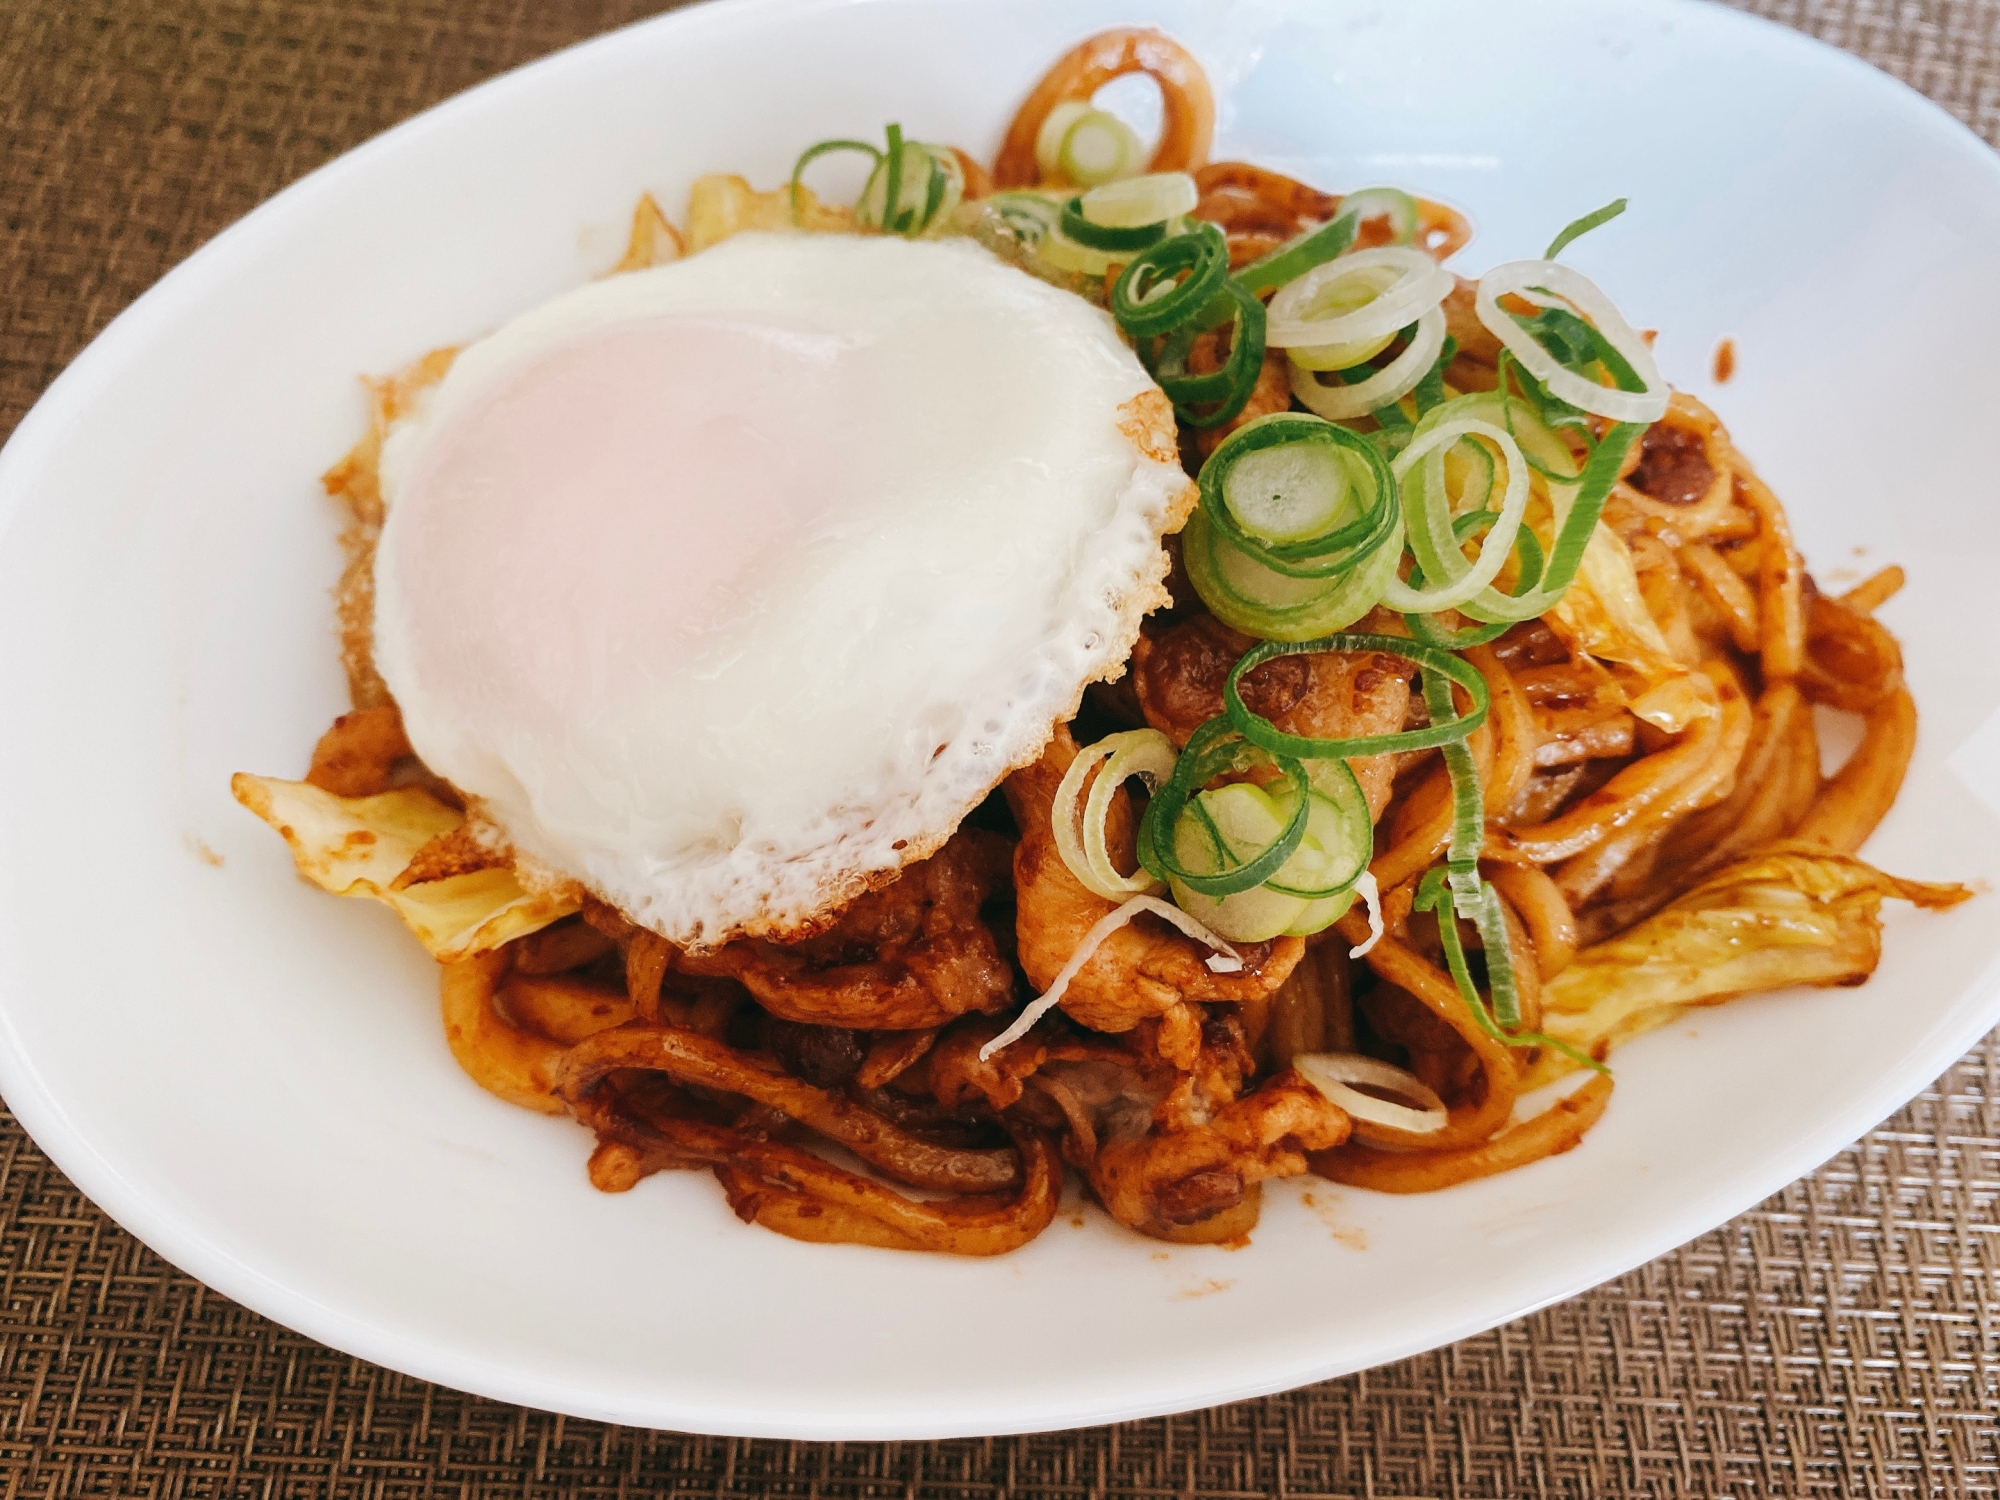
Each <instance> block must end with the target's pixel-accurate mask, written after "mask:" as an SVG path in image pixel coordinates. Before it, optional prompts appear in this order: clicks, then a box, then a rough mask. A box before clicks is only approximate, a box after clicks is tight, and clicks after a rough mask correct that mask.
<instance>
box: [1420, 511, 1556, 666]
mask: <svg viewBox="0 0 2000 1500" xmlns="http://www.w3.org/2000/svg"><path fill="white" fill-rule="evenodd" d="M1492 519H1493V512H1492V511H1490V510H1475V511H1473V512H1472V513H1471V514H1469V515H1463V516H1460V517H1458V518H1457V519H1456V520H1454V521H1453V522H1452V523H1451V529H1452V535H1453V536H1454V537H1456V538H1457V539H1458V540H1460V541H1463V540H1464V539H1465V538H1466V537H1468V536H1470V535H1471V534H1472V533H1473V532H1474V531H1476V530H1478V529H1479V527H1480V526H1481V525H1483V524H1485V523H1487V522H1489V521H1491V520H1492ZM1514 550H1515V551H1517V552H1519V553H1520V554H1521V580H1520V583H1519V585H1518V586H1517V587H1516V589H1515V593H1516V594H1522V593H1526V592H1527V591H1528V590H1529V589H1532V588H1533V587H1534V586H1535V585H1536V584H1537V583H1539V582H1541V578H1542V563H1543V558H1542V544H1541V541H1540V539H1539V538H1537V537H1536V535H1535V533H1534V531H1533V530H1532V529H1530V528H1529V527H1526V526H1523V527H1522V528H1521V529H1520V530H1519V531H1517V532H1515V533H1514ZM1423 582H1424V569H1423V564H1421V563H1418V562H1414V561H1413V562H1412V563H1411V565H1410V577H1409V585H1410V587H1411V588H1413V589H1414V588H1421V587H1423ZM1403 623H1404V624H1405V625H1407V626H1409V627H1410V635H1411V636H1412V637H1413V638H1414V639H1416V640H1419V641H1422V642H1423V643H1424V644H1425V645H1426V646H1435V647H1437V648H1438V650H1440V651H1465V650H1468V649H1470V648H1471V647H1473V646H1483V645H1485V644H1486V643H1487V642H1488V641H1497V640H1499V639H1500V637H1501V636H1503V635H1505V634H1506V633H1507V632H1508V631H1509V630H1510V629H1512V627H1511V626H1510V625H1509V624H1508V623H1507V622H1506V621H1504V620H1502V621H1499V622H1498V623H1495V624H1491V625H1476V626H1473V627H1472V628H1471V629H1468V630H1446V629H1444V628H1443V627H1442V626H1440V625H1439V624H1437V616H1436V615H1404V616H1403Z"/></svg>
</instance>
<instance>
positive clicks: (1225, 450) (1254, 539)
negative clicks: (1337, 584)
mask: <svg viewBox="0 0 2000 1500" xmlns="http://www.w3.org/2000/svg"><path fill="white" fill-rule="evenodd" d="M1291 448H1300V449H1306V450H1316V452H1310V453H1298V454H1283V455H1281V454H1280V453H1279V452H1278V450H1284V449H1291ZM1259 455H1261V457H1257V456H1259ZM1246 463H1250V464H1252V470H1251V473H1250V474H1249V475H1248V476H1246V482H1244V483H1241V484H1239V483H1238V482H1237V481H1238V479H1239V470H1240V469H1241V467H1242V466H1243V465H1244V464H1246ZM1196 484H1197V486H1198V487H1199V489H1200V491H1201V508H1202V511H1203V512H1204V513H1205V514H1206V515H1207V516H1208V518H1209V520H1210V521H1211V522H1212V523H1213V524H1214V525H1215V527H1216V528H1217V529H1218V530H1219V531H1220V532H1221V533H1222V534H1223V535H1224V536H1225V537H1226V538H1227V539H1228V540H1229V541H1230V542H1231V543H1232V544H1233V545H1234V546H1236V547H1237V548H1238V549H1239V550H1241V551H1243V552H1245V553H1248V554H1249V555H1250V556H1251V557H1253V558H1255V559H1256V560H1257V561H1259V562H1261V563H1263V564H1264V565H1265V566H1266V567H1268V568H1270V569H1272V570H1273V571H1274V572H1278V573H1283V574H1285V575H1286V576H1288V577H1292V578H1330V577H1332V576H1334V575H1336V574H1339V573H1344V572H1348V571H1351V570H1352V569H1353V568H1355V567H1356V566H1357V565H1359V564H1360V563H1361V562H1362V561H1363V560H1364V559H1366V558H1367V557H1369V556H1370V555H1372V554H1373V553H1374V552H1375V550H1376V549H1377V548H1379V547H1382V546H1384V545H1386V544H1387V543H1388V541H1389V540H1390V538H1392V537H1393V536H1394V535H1395V534H1396V519H1397V518H1396V500H1395V494H1396V482H1395V476H1394V474H1393V472H1392V471H1391V470H1390V468H1389V464H1388V461H1387V460H1386V459H1384V458H1383V457H1382V453H1381V450H1380V449H1378V448H1377V447H1376V446H1375V445H1374V444H1373V443H1371V442H1370V441H1369V440H1368V439H1367V438H1365V437H1363V436H1361V434H1359V433H1356V432H1351V431H1349V430H1348V429H1347V428H1345V427H1336V426H1335V425H1334V424H1333V423H1331V422H1328V421H1325V420H1323V419H1321V418H1319V417H1315V416H1309V415H1307V414H1305V413H1303V412H1273V413H1271V414H1270V415H1268V416H1263V417H1259V418H1257V419H1256V420H1255V421H1253V422H1246V423H1244V424H1243V426H1241V427H1239V428H1237V429H1236V430H1235V431H1234V432H1232V433H1230V434H1229V436H1228V437H1226V438H1224V439H1223V440H1222V442H1221V443H1219V444H1218V445H1217V446H1216V449H1215V451H1214V452H1213V453H1211V454H1210V455H1209V456H1208V461H1207V462H1206V463H1204V464H1203V465H1202V466H1201V473H1200V475H1199V476H1198V477H1197V479H1196ZM1273 484H1283V485H1289V486H1291V487H1292V488H1293V489H1294V491H1295V493H1293V494H1291V495H1289V496H1286V495H1277V496H1268V495H1266V494H1264V493H1263V491H1266V490H1268V489H1269V487H1270V486H1271V485H1273ZM1314 490H1317V491H1318V494H1317V496H1316V497H1315V495H1314V494H1313V491H1314ZM1253 495H1254V496H1255V499H1254V506H1255V514H1256V515H1257V516H1259V517H1262V518H1264V524H1266V525H1270V526H1280V525H1283V524H1285V523H1283V522H1280V521H1278V520H1277V519H1276V518H1277V517H1278V516H1280V515H1289V516H1293V517H1298V516H1303V515H1306V514H1309V513H1311V512H1313V511H1314V510H1317V509H1324V510H1325V511H1326V514H1327V518H1328V519H1327V525H1326V526H1325V527H1324V528H1323V529H1320V530H1317V531H1315V532H1312V533H1311V534H1309V535H1306V536H1304V537H1303V538H1300V539H1296V540H1286V539H1282V538H1280V537H1279V536H1278V535H1277V534H1276V533H1274V532H1272V533H1265V534H1260V533H1259V531H1258V530H1257V529H1256V528H1255V525H1254V524H1246V518H1245V516H1244V514H1243V508H1244V506H1245V505H1246V504H1250V503H1252V502H1251V500H1250V499H1249V497H1252V496H1253ZM1343 517H1346V518H1348V519H1345V520H1344V521H1341V524H1338V525H1336V524H1334V522H1335V521H1337V520H1341V518H1343Z"/></svg>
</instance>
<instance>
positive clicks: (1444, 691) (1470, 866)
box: [1424, 670, 1486, 901]
mask: <svg viewBox="0 0 2000 1500" xmlns="http://www.w3.org/2000/svg"><path fill="white" fill-rule="evenodd" d="M1424 707H1425V708H1427V709H1429V710H1430V715H1431V722H1432V723H1433V724H1443V723H1450V722H1451V721H1453V720H1455V719H1456V718H1457V717H1458V705H1457V704H1456V703H1455V702H1454V701H1453V700H1452V696H1451V684H1450V683H1449V682H1448V681H1446V680H1445V678H1444V677H1443V676H1442V675H1441V674H1439V673H1437V672H1432V671H1428V670H1427V671H1425V673H1424ZM1440 749H1441V751H1442V753H1443V755H1444V764H1445V770H1446V771H1447V772H1449V773H1450V776H1451V842H1450V843H1449V844H1448V845H1447V846H1446V849H1447V852H1448V857H1447V859H1446V861H1445V863H1446V864H1447V865H1448V866H1449V867H1450V870H1451V888H1452V893H1453V894H1454V895H1456V896H1458V897H1459V898H1461V899H1462V900H1468V901H1469V900H1471V899H1472V898H1473V897H1475V896H1476V895H1477V894H1478V892H1479V851H1480V850H1481V848H1482V847H1484V845H1485V843H1486V808H1485V806H1484V804H1483V802H1482V800H1481V798H1480V792H1479V767H1478V765H1477V764H1476V763H1475V762H1474V761H1473V759H1472V751H1471V750H1470V749H1468V748H1467V747H1466V743H1465V741H1464V740H1453V741H1451V742H1450V743H1449V744H1446V745H1443V746H1441V747H1440Z"/></svg>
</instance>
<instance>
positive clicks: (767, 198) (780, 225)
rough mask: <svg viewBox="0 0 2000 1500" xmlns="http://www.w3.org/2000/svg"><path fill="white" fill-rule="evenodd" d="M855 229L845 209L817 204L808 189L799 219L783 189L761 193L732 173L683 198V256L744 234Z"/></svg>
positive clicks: (701, 182) (701, 181)
mask: <svg viewBox="0 0 2000 1500" xmlns="http://www.w3.org/2000/svg"><path fill="white" fill-rule="evenodd" d="M853 227H854V216H853V215H852V214H850V213H849V212H848V211H847V210H846V209H844V208H840V207H838V206H836V205H833V204H827V203H822V202H820V201H819V199H818V198H816V197H814V196H813V191H812V189H811V188H809V187H804V186H801V187H800V188H799V205H798V217H797V218H796V219H795V218H793V216H792V191H791V185H790V184H789V183H788V184H786V185H785V186H784V187H777V188H772V189H771V191H770V192H768V193H760V192H758V191H757V190H756V189H755V188H753V187H751V186H750V184H749V183H748V182H746V181H745V180H744V179H743V178H741V177H738V176H736V175H735V174H733V173H727V172H717V173H713V174H711V175H710V176H707V177H697V178H696V179H695V184H694V187H693V189H692V190H691V191H690V192H689V193H688V217H687V247H688V253H689V254H693V253H694V252H695V251H697V250H706V249H707V248H708V247H709V246H710V245H713V244H715V243H717V242H718V241H720V240H726V239H728V238H729V237H730V236H731V235H732V234H741V233H742V232H743V231H744V230H746V229H762V230H767V231H772V232H776V233H780V234H783V233H788V232H790V231H792V230H805V231H807V232H815V231H820V232H823V231H827V230H835V231H838V230H843V229H852V228H853Z"/></svg>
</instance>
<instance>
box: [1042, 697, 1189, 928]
mask: <svg viewBox="0 0 2000 1500" xmlns="http://www.w3.org/2000/svg"><path fill="white" fill-rule="evenodd" d="M1176 759H1178V756H1177V755H1176V753H1175V751H1174V745H1173V741H1172V740H1170V739H1168V738H1167V737H1166V736H1165V735H1164V734H1161V733H1160V731H1159V730H1157V729H1135V730H1131V731H1130V732H1128V733H1124V734H1113V735H1107V736H1105V738H1103V739H1101V740H1099V741H1098V742H1097V743H1096V744H1094V745H1092V746H1090V747H1089V748H1087V749H1084V750H1080V751H1078V752H1077V755H1076V759H1074V760H1073V761H1071V762H1070V765H1069V770H1068V771H1066V772H1065V773H1064V774H1063V779H1062V782H1061V784H1060V785H1059V786H1058V787H1057V788H1056V796H1055V804H1054V806H1053V808H1052V809H1051V813H1050V823H1051V827H1052V829H1053V831H1054V833H1055V839H1056V852H1057V853H1058V854H1060V855H1061V856H1062V862H1063V863H1064V864H1065V865H1067V866H1068V867H1069V872H1070V874H1072V875H1074V876H1075V877H1076V878H1077V879H1078V880H1079V881H1080V882H1081V883H1082V884H1083V885H1084V886H1085V887H1086V888H1087V889H1089V890H1091V891H1093V892H1095V893H1096V894H1097V895H1100V896H1102V897H1103V898H1104V899H1105V900H1107V901H1123V900H1125V899H1126V898H1127V897H1128V896H1143V895H1148V894H1151V893H1153V892H1157V891H1158V890H1159V889H1160V883H1159V881H1157V880H1155V879H1154V878H1153V877H1152V876H1150V875H1148V874H1147V873H1146V872H1145V870H1144V869H1141V870H1140V871H1139V872H1138V873H1137V874H1136V875H1126V874H1124V873H1122V872H1121V871H1120V870H1119V869H1118V866H1117V865H1116V864H1114V863H1113V862H1112V859H1111V850H1110V847H1109V845H1108V844H1107V842H1106V840H1105V836H1104V824H1105V819H1106V818H1107V817H1109V816H1110V813H1111V801H1112V798H1113V797H1115V796H1116V795H1117V793H1118V789H1119V788H1120V787H1121V786H1123V785H1124V784H1125V782H1126V780H1127V779H1128V778H1129V777H1133V776H1137V777H1138V778H1139V779H1140V780H1142V781H1144V782H1145V783H1146V785H1147V787H1148V789H1151V790H1157V789H1158V788H1159V787H1160V785H1161V784H1162V783H1164V782H1165V781H1166V780H1167V778H1168V777H1170V776H1172V775H1173V771H1174V762H1175V761H1176ZM1098 766H1102V769H1101V770H1099V771H1098V773H1097V779H1096V781H1094V782H1092V783H1091V787H1090V793H1089V796H1088V798H1087V799H1086V798H1085V796H1084V790H1083V784H1084V782H1085V781H1086V780H1087V779H1088V778H1089V776H1090V773H1091V770H1092V769H1093V768H1095V767H1098ZM1079 802H1081V803H1082V806H1081V807H1079V806H1078V804H1079Z"/></svg>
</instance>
